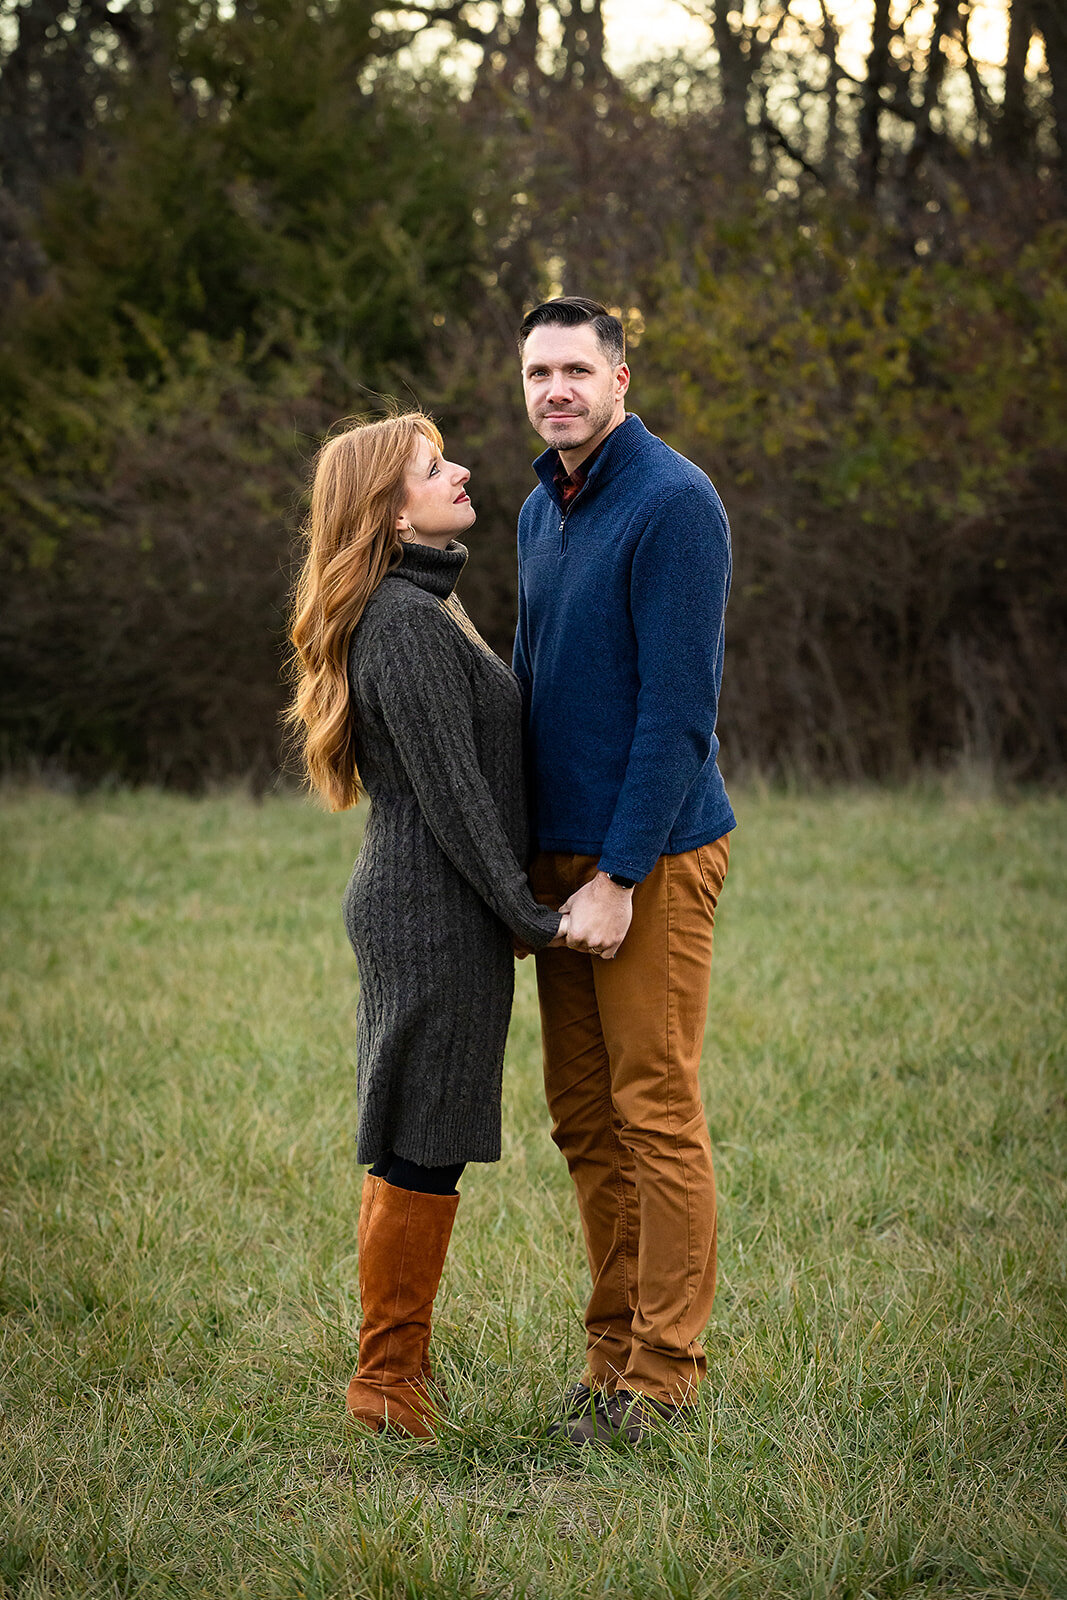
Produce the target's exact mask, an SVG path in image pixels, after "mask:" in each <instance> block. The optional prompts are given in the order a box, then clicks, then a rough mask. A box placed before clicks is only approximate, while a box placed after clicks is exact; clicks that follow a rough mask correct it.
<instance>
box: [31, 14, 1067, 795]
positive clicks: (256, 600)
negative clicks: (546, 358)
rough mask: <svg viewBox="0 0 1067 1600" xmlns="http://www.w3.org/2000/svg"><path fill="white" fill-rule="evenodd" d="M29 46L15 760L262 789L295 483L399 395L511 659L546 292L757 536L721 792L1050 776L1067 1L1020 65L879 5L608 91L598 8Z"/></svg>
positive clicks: (1064, 473)
mask: <svg viewBox="0 0 1067 1600" xmlns="http://www.w3.org/2000/svg"><path fill="white" fill-rule="evenodd" d="M3 13H4V18H5V24H6V26H5V29H4V31H3V32H2V33H0V62H2V70H0V307H2V332H0V407H2V408H3V414H4V424H5V425H4V427H3V430H2V434H0V458H2V467H3V473H2V480H0V585H2V591H3V596H4V599H3V608H2V612H0V761H2V762H3V764H4V765H5V766H6V767H8V768H9V769H18V768H20V767H25V766H26V765H28V764H36V765H38V766H40V765H44V766H46V767H47V766H52V767H55V768H57V769H61V770H63V771H67V772H71V773H73V774H75V775H77V776H80V777H84V778H86V779H89V780H94V779H104V778H113V779H118V780H121V781H149V780H150V781H163V782H169V783H174V784H179V785H183V786H187V787H196V786H198V785H200V784H202V783H204V782H205V781H209V780H213V779H217V778H225V777H229V776H234V775H238V774H242V775H251V776H252V778H253V779H254V781H256V782H257V783H267V782H269V781H270V780H271V777H272V775H273V774H274V773H275V772H276V771H277V770H278V766H279V762H280V760H281V759H282V756H281V751H280V743H279V724H278V711H279V707H280V704H281V701H282V698H283V694H284V689H283V686H282V683H281V680H280V665H281V661H282V657H283V635H284V617H285V598H286V593H287V588H288V583H289V579H290V574H291V566H292V562H293V559H294V555H295V553H296V551H297V533H298V528H299V523H300V519H301V516H302V511H303V503H304V502H303V495H304V491H305V485H306V476H307V464H308V461H309V459H310V456H311V455H312V453H313V451H314V448H315V445H316V443H317V441H318V440H319V439H320V438H321V436H322V434H323V433H324V432H325V431H326V429H328V428H329V427H330V425H331V424H333V423H334V422H335V421H336V420H337V419H338V418H340V417H342V416H345V415H351V414H353V413H357V412H364V411H368V410H370V411H373V410H375V409H376V408H378V407H379V406H380V405H381V402H382V397H383V396H387V395H394V396H396V397H398V398H399V399H400V400H401V401H404V400H410V401H412V402H416V401H417V402H418V403H420V404H422V405H424V406H426V407H427V408H429V409H432V410H433V411H434V413H435V414H436V415H437V416H438V418H439V419H440V421H441V423H442V426H443V428H444V430H445V432H446V435H447V439H448V443H449V446H450V448H451V449H452V450H453V452H454V453H455V454H457V455H458V457H459V459H461V460H464V461H465V462H466V463H467V464H468V465H469V466H470V467H471V469H472V474H473V479H472V494H473V497H474V499H475V503H476V505H477V507H478V509H479V520H478V523H477V524H476V526H475V529H474V530H473V531H472V534H471V540H470V542H471V547H472V560H471V563H470V565H469V567H468V570H467V573H466V574H465V577H464V583H463V593H464V598H465V600H466V603H467V606H468V609H469V610H470V611H471V612H472V614H473V615H474V616H475V617H476V619H477V621H478V622H479V624H480V626H481V627H482V629H483V631H484V632H485V633H486V634H487V636H488V637H489V638H490V640H491V642H492V643H493V644H494V645H495V646H496V647H497V648H498V649H500V650H501V651H503V652H505V653H506V651H507V649H508V647H509V641H510V632H511V628H512V625H513V618H514V581H515V580H514V547H513V530H514V522H515V516H516V513H517V510H518V506H519V504H520V503H521V499H522V497H523V496H524V494H525V492H526V490H527V487H528V486H529V485H530V484H531V483H532V481H533V480H532V478H531V476H530V472H529V461H530V458H531V456H532V455H533V454H534V453H535V451H536V449H537V448H539V446H538V442H537V440H536V439H535V437H534V436H533V435H532V433H531V431H530V430H529V428H528V425H527V424H526V421H525V418H524V415H523V412H522V407H521V397H520V392H519V382H518V365H517V358H516V354H515V349H514V329H515V327H516V326H517V323H518V322H519V320H520V319H521V316H522V313H523V311H524V309H525V308H526V307H528V306H529V305H530V304H532V303H533V302H535V301H536V300H538V299H540V298H542V297H544V296H545V295H547V294H551V293H553V292H561V291H562V292H574V293H590V294H594V295H596V296H598V297H599V298H601V299H603V300H605V301H607V302H608V303H609V304H612V305H614V306H617V307H618V308H619V310H620V312H621V314H622V315H623V317H624V320H625V321H626V323H627V327H628V332H629V338H630V346H631V365H632V368H633V371H634V382H633V386H632V389H631V399H632V404H633V408H634V409H635V410H636V411H638V412H639V414H640V415H641V416H642V417H643V418H644V420H645V421H646V423H648V425H649V426H651V427H652V428H654V429H655V430H656V431H657V432H660V433H661V434H662V435H663V436H664V437H665V438H667V439H668V441H669V442H670V443H672V444H674V445H675V446H676V447H677V448H679V449H681V450H683V451H684V452H685V453H686V454H687V455H689V456H691V457H692V458H693V459H694V460H696V461H697V462H698V463H699V464H700V465H702V466H703V467H704V468H705V469H706V470H707V471H708V472H709V473H710V475H711V476H712V478H713V479H714V481H715V482H716V484H717V486H718V487H719V489H720V492H721V493H722V495H723V498H724V500H725V502H726V505H727V509H728V511H729V512H730V515H731V521H732V524H733V528H734V538H735V585H734V591H733V595H732V598H731V604H730V611H729V616H728V636H729V669H728V673H727V682H726V686H725V689H724V695H723V704H722V712H721V728H720V732H721V736H722V741H723V751H724V755H723V760H724V764H725V767H726V770H727V772H729V771H730V770H731V767H732V768H733V770H735V771H736V770H739V769H740V768H742V767H748V768H752V769H759V770H761V771H764V772H767V773H769V774H782V773H814V774H819V775H824V776H828V777H841V776H844V777H849V778H859V777H864V776H874V777H890V778H900V777H905V776H907V775H908V774H910V773H911V772H913V771H914V770H915V769H916V768H917V767H922V766H937V765H943V764H945V763H948V762H952V761H956V760H958V759H959V758H960V757H961V756H963V757H971V758H977V759H980V760H982V761H984V762H988V763H990V764H992V765H993V766H995V767H997V768H998V769H1000V770H1001V771H1002V772H1004V773H1005V774H1006V775H1009V776H1013V777H1016V778H1020V779H1046V778H1057V777H1060V776H1062V773H1063V768H1064V760H1065V751H1067V725H1065V712H1064V707H1065V705H1067V667H1065V653H1064V650H1063V638H1064V620H1065V611H1067V603H1065V602H1067V582H1065V577H1064V563H1063V560H1062V555H1061V550H1062V528H1063V506H1064V503H1065V498H1067V495H1065V491H1067V448H1065V446H1067V426H1065V408H1064V394H1063V382H1064V380H1063V374H1064V355H1065V345H1067V291H1065V274H1064V267H1065V264H1067V220H1065V212H1067V205H1065V198H1067V18H1065V14H1064V10H1063V7H1062V6H1060V5H1059V4H1057V3H1056V0H1010V4H1005V8H1004V19H1003V20H1004V27H1003V30H1002V36H1001V38H1002V43H1001V46H1000V47H999V54H998V58H997V59H995V60H987V59H985V58H984V56H983V54H982V51H983V49H985V45H984V44H983V43H982V40H983V39H986V40H988V38H989V33H988V30H987V31H986V33H985V34H982V33H981V32H980V31H979V29H978V21H979V20H980V18H979V13H978V9H977V7H972V6H971V5H969V4H967V3H966V0H929V4H927V5H926V6H924V7H919V6H916V5H910V6H909V5H906V4H903V3H897V0H871V4H870V18H869V20H870V31H869V37H868V38H867V40H866V43H865V46H864V48H863V50H862V51H861V56H862V59H858V58H857V57H856V54H855V50H856V46H855V44H854V42H853V43H849V41H846V40H845V39H844V38H843V37H842V33H841V23H840V21H839V19H838V17H837V15H836V13H835V10H834V8H833V6H832V4H830V3H829V0H826V3H822V4H821V5H820V8H819V17H818V20H817V21H814V20H813V17H814V16H815V13H814V11H813V10H812V8H811V7H808V6H802V5H798V4H796V3H794V0H743V3H742V0H734V3H731V0H708V4H707V7H706V11H705V13H704V17H705V23H706V47H705V48H704V49H703V50H701V49H699V48H697V49H692V48H691V49H689V50H688V52H687V53H686V54H675V55H670V54H660V55H659V56H658V57H656V58H655V59H649V60H647V61H643V62H640V63H638V64H637V65H635V66H633V67H631V68H629V69H628V70H627V72H626V73H625V74H620V73H619V72H617V71H615V70H613V69H612V66H611V62H610V55H609V52H608V51H607V48H606V44H605V36H604V26H603V17H602V13H601V8H600V3H599V0H559V3H558V4H556V5H553V6H550V5H549V4H548V3H547V0H522V3H521V4H518V3H513V0H509V3H507V4H505V3H499V4H497V3H496V0H493V3H489V0H485V3H481V4H478V5H474V4H469V3H458V0H457V3H452V0H445V3H441V4H431V3H427V4H425V5H418V4H414V5H412V4H403V5H400V4H394V5H384V6H383V5H378V4H371V3H365V0H330V3H328V4H322V3H314V4H313V3H309V0H235V3H229V0H227V3H226V4H222V3H220V0H204V3H201V0H197V3H193V0H139V3H136V4H134V3H128V0H69V3H67V0H23V3H21V4H18V3H13V0H5V3H4V6H3ZM427 30H431V33H432V38H433V39H434V40H435V41H437V43H436V45H435V48H434V49H433V50H431V49H429V48H428V47H427V45H426V44H425V42H424V41H423V40H422V38H421V37H420V36H421V35H423V34H427ZM427 37H430V34H427Z"/></svg>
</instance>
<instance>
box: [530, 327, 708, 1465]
mask: <svg viewBox="0 0 1067 1600" xmlns="http://www.w3.org/2000/svg"><path fill="white" fill-rule="evenodd" d="M519 348H520V351H521V354H522V377H523V388H524V391H525V398H526V406H527V411H528V413H529V417H530V421H531V423H532V424H533V426H534V428H535V429H536V430H537V432H538V433H539V434H540V435H541V437H542V438H543V439H544V441H545V443H546V444H547V445H548V447H549V448H548V449H547V450H546V451H545V452H544V454H543V455H541V456H539V457H538V459H537V461H536V462H535V463H534V468H535V471H536V472H537V476H538V478H539V479H540V484H539V486H538V487H537V488H536V489H534V491H533V493H532V494H531V495H530V497H529V499H528V500H527V501H526V504H525V505H524V506H523V508H522V512H521V514H520V518H519V623H518V632H517V635H516V641H515V670H516V672H517V673H518V675H519V679H520V681H521V683H522V686H523V691H524V696H525V702H526V732H527V739H528V756H529V762H530V777H531V815H532V826H533V833H534V844H535V850H536V854H535V857H534V861H533V863H532V866H531V869H530V875H531V880H532V882H533V886H534V890H535V892H536V894H537V895H538V897H539V898H540V899H541V900H543V901H544V902H546V903H548V904H551V905H557V906H558V905H562V906H563V908H564V909H565V910H567V911H568V912H569V913H570V934H569V938H568V948H567V949H556V950H548V951H543V952H540V953H539V954H538V956H537V984H538V994H539V998H540V1005H541V1022H542V1030H543V1039H544V1066H545V1089H546V1094H547V1098H548V1105H549V1109H550V1111H551V1114H552V1121H553V1130H552V1137H553V1139H554V1140H555V1142H556V1144H557V1145H558V1146H559V1148H560V1150H561V1151H562V1153H563V1155H564V1156H565V1158H566V1161H567V1165H568V1168H569V1170H570V1173H571V1177H572V1179H573V1181H574V1185H575V1189H576V1191H577V1198H578V1206H579V1211H580V1213H581V1219H582V1226H583V1229H584V1232H585V1240H586V1248H587V1252H588V1256H589V1266H590V1271H591V1274H592V1282H593V1287H592V1295H591V1298H590V1300H589V1305H588V1309H587V1312H586V1331H587V1357H586V1370H585V1372H584V1374H583V1376H582V1380H581V1382H580V1383H579V1384H577V1385H576V1387H575V1388H574V1390H573V1391H571V1392H570V1393H569V1395H568V1396H567V1401H566V1405H565V1411H564V1416H563V1418H562V1420H561V1421H560V1423H559V1431H560V1432H561V1433H563V1434H564V1435H565V1436H566V1437H567V1438H569V1439H571V1440H572V1441H573V1442H575V1443H577V1444H583V1443H586V1442H588V1441H589V1440H592V1439H604V1438H621V1439H626V1440H630V1441H633V1442H636V1441H638V1440H640V1439H643V1438H644V1437H645V1435H646V1434H647V1432H648V1431H649V1429H650V1428H652V1427H654V1426H659V1425H662V1424H663V1423H665V1422H667V1423H669V1422H676V1421H679V1420H680V1419H681V1418H682V1417H683V1416H684V1414H685V1411H686V1409H687V1408H688V1407H690V1406H691V1405H692V1403H693V1400H694V1398H695V1392H696V1388H697V1385H698V1384H699V1382H700V1381H701V1379H702V1378H703V1377H704V1375H705V1371H706V1364H705V1358H704V1352H703V1350H702V1348H701V1345H700V1342H699V1341H700V1335H701V1332H702V1330H703V1328H704V1325H705V1323H706V1322H707V1319H708V1316H709V1314H710V1311H711V1304H712V1299H713V1296H714V1292H715V1251H716V1214H715V1178H714V1172H713V1168H712V1160H711V1144H710V1139H709V1136H708V1128H707V1122H706V1120H705V1116H704V1109H703V1106H702V1104H701V1098H700V1088H699V1084H698V1079H697V1073H698V1068H699V1063H700V1052H701V1045H702V1040H703V1032H704V1021H705V1015H706V1011H707V997H708V981H709V975H710V967H711V949H712V926H713V922H714V914H715V905H716V901H717V899H718V896H719V894H720V892H721V890H722V886H723V881H724V879H725V876H726V867H727V860H728V849H729V840H728V835H729V832H730V830H731V829H732V828H733V827H734V826H735V822H734V815H733V812H732V810H731V809H730V802H729V800H728V798H727V795H726V790H725V788H724V786H723V781H722V778H721V776H720V774H719V770H718V767H717V765H716V753H717V751H718V740H717V738H716V736H715V720H716V712H717V704H718V695H719V685H720V682H721V679H722V661H723V613H724V610H725V606H726V598H727V594H728V592H729V587H730V536H729V528H728V525H727V521H726V515H725V512H724V511H723V508H722V503H721V502H720V500H719V497H718V495H717V494H716V492H715V490H714V488H713V487H712V485H711V483H710V482H709V480H708V478H707V477H706V476H705V475H704V473H703V472H701V471H700V470H699V468H697V467H695V466H694V465H693V464H692V463H691V462H689V461H687V460H686V459H685V457H684V456H680V455H678V454H677V453H676V452H675V451H673V450H671V449H669V448H668V446H667V445H665V444H664V443H663V442H662V441H661V440H659V439H657V438H655V437H654V435H652V434H651V433H649V432H648V430H647V429H646V428H645V427H644V426H643V424H642V422H641V420H640V418H639V417H637V416H634V415H628V414H627V411H626V393H627V389H628V387H629V382H630V373H629V369H628V367H627V366H626V362H625V353H626V352H625V344H624V336H623V328H622V324H621V322H620V321H619V320H618V318H617V317H614V316H612V315H611V314H610V313H609V312H608V311H606V310H605V308H604V307H603V306H602V305H599V304H598V303H597V302H596V301H594V300H585V299H579V298H565V299H558V300H550V301H547V302H546V303H545V304H543V305H540V306H537V307H536V308H535V309H534V310H533V311H531V312H530V314H529V316H527V318H526V319H525V321H524V322H523V325H522V329H521V332H520V335H519Z"/></svg>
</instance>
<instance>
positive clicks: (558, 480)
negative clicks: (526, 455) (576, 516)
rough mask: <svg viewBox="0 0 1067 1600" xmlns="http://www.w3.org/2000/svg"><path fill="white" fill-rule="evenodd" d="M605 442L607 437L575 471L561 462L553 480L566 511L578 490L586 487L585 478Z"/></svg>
mask: <svg viewBox="0 0 1067 1600" xmlns="http://www.w3.org/2000/svg"><path fill="white" fill-rule="evenodd" d="M610 437H611V435H610V434H609V435H608V438H610ZM605 444H607V439H602V440H601V441H600V443H599V444H598V445H597V447H596V449H595V450H594V451H593V452H592V454H590V455H587V456H586V458H585V460H584V461H580V462H579V463H578V465H577V466H576V467H575V469H574V471H573V472H570V473H569V472H568V471H567V469H566V467H565V466H564V465H563V462H562V461H561V462H560V464H559V467H558V468H557V470H556V476H555V479H554V480H553V481H554V482H555V485H556V488H557V489H558V491H559V498H560V501H561V503H562V505H563V509H564V511H566V510H567V507H568V506H569V505H570V503H571V501H572V500H573V499H574V497H575V495H576V494H577V493H578V491H579V490H580V489H584V488H585V480H586V478H588V476H589V474H590V472H591V471H592V468H593V462H594V461H595V460H596V458H597V456H598V455H599V454H600V452H601V450H603V448H604V446H605Z"/></svg>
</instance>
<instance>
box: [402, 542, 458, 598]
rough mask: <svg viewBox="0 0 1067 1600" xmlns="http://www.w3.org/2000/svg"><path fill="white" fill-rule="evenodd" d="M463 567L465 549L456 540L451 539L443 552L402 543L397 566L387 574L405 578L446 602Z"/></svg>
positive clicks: (430, 546) (425, 545) (422, 545)
mask: <svg viewBox="0 0 1067 1600" xmlns="http://www.w3.org/2000/svg"><path fill="white" fill-rule="evenodd" d="M466 564H467V547H466V545H462V544H460V543H459V541H458V539H453V540H452V542H451V544H450V545H449V546H448V548H447V549H445V550H437V549H435V548H434V546H433V545H430V544H405V546H404V553H403V555H402V556H401V558H400V564H399V566H396V567H393V568H391V571H390V575H391V576H392V577H396V578H407V579H409V581H410V582H411V583H414V584H417V585H418V587H419V588H420V589H426V590H428V591H429V593H430V594H434V595H436V596H437V598H438V599H439V600H447V599H448V597H449V595H450V594H451V593H452V591H453V589H454V588H455V587H456V584H457V582H458V581H459V575H460V573H461V572H462V571H463V568H464V567H465V566H466Z"/></svg>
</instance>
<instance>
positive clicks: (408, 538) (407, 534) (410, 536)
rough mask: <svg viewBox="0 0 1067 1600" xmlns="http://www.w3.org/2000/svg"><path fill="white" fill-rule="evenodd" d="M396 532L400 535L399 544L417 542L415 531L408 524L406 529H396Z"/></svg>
mask: <svg viewBox="0 0 1067 1600" xmlns="http://www.w3.org/2000/svg"><path fill="white" fill-rule="evenodd" d="M396 531H397V533H398V534H399V535H400V542H401V544H415V543H416V541H417V540H418V534H417V533H416V532H415V529H414V528H413V527H412V526H411V523H410V522H409V523H408V525H407V527H406V528H398V529H397V530H396Z"/></svg>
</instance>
